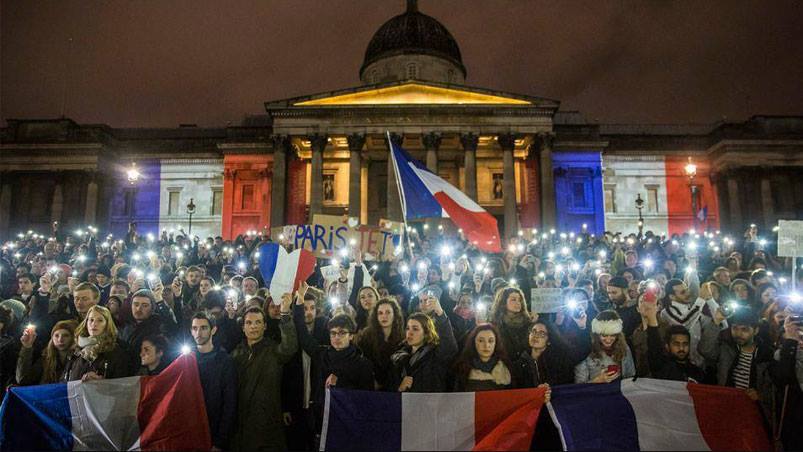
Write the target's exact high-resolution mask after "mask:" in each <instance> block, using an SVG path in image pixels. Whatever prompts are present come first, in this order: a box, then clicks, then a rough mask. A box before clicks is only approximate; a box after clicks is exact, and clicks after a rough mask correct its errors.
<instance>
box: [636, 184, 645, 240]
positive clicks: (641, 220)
mask: <svg viewBox="0 0 803 452" xmlns="http://www.w3.org/2000/svg"><path fill="white" fill-rule="evenodd" d="M643 208H644V200H643V199H641V193H639V194H637V195H636V209H638V236H639V238H641V232H642V231H643V230H644V217H642V216H641V210H642V209H643Z"/></svg>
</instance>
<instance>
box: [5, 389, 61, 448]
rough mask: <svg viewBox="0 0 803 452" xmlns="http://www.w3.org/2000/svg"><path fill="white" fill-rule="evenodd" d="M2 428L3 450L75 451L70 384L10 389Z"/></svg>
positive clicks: (7, 394)
mask: <svg viewBox="0 0 803 452" xmlns="http://www.w3.org/2000/svg"><path fill="white" fill-rule="evenodd" d="M0 425H2V428H0V450H72V448H73V436H72V417H71V415H70V403H69V401H68V399H67V384H65V383H60V384H52V385H42V386H17V387H13V388H10V389H9V391H8V392H7V393H6V398H5V400H4V401H3V406H2V407H0Z"/></svg>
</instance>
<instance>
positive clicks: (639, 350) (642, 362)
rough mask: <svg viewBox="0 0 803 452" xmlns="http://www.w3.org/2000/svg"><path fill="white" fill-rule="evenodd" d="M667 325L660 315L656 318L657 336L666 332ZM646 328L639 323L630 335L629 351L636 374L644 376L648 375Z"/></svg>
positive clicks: (661, 335) (662, 335) (648, 361)
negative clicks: (631, 353)
mask: <svg viewBox="0 0 803 452" xmlns="http://www.w3.org/2000/svg"><path fill="white" fill-rule="evenodd" d="M668 327H669V325H668V324H667V323H666V321H665V320H664V319H662V318H661V317H659V318H658V337H660V338H662V337H664V335H665V334H666V329H667V328H668ZM647 339H648V335H647V330H645V329H644V328H643V325H642V324H641V323H639V325H638V327H636V329H635V331H632V334H631V335H630V351H632V352H633V361H634V362H635V363H636V376H637V377H639V378H646V377H649V376H650V360H649V341H648V340H647Z"/></svg>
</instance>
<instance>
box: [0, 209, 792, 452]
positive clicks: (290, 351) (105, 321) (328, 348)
mask: <svg viewBox="0 0 803 452" xmlns="http://www.w3.org/2000/svg"><path fill="white" fill-rule="evenodd" d="M408 231H409V233H408V234H406V237H407V239H406V240H405V241H403V242H402V244H401V245H400V246H399V252H398V253H397V254H398V256H397V257H396V258H394V259H392V260H390V261H376V260H375V259H374V256H369V255H363V254H362V253H361V252H360V251H359V250H358V249H357V248H356V247H349V248H345V249H342V250H335V253H334V254H333V256H332V257H331V258H326V259H319V260H318V266H317V267H316V271H315V273H314V274H313V276H311V277H310V278H309V279H308V280H307V281H306V282H304V283H302V284H301V286H300V287H299V288H298V290H297V291H296V292H295V293H287V294H284V295H282V296H281V298H280V299H278V300H277V299H273V298H272V297H271V296H270V291H269V290H268V288H266V287H265V285H266V284H265V282H264V281H263V279H262V275H261V273H260V271H259V247H260V245H261V244H262V243H265V242H266V241H269V240H270V238H269V237H268V236H267V235H262V234H261V233H259V232H257V231H249V232H248V233H246V234H243V235H241V236H238V237H237V238H236V239H235V240H233V241H225V240H223V239H222V238H221V237H214V238H211V237H210V238H207V239H205V240H202V239H200V238H198V237H190V236H189V235H187V234H185V233H184V232H183V231H178V232H176V231H162V233H161V234H152V233H148V234H142V235H140V234H139V233H138V232H137V228H136V225H135V224H131V225H130V227H129V231H128V233H127V234H126V235H125V236H124V237H118V238H116V237H114V236H112V235H111V234H109V235H102V234H100V233H99V231H97V230H96V229H95V228H93V227H91V226H89V227H87V228H85V229H83V230H79V231H62V230H60V229H59V228H58V225H54V226H53V230H52V231H48V232H49V234H44V235H39V234H38V233H37V232H34V231H28V232H27V233H20V234H19V235H18V236H17V237H16V238H15V239H13V240H11V241H8V242H6V243H4V244H3V246H2V254H0V299H2V300H5V301H2V302H0V384H2V385H3V387H4V388H6V387H8V386H11V385H37V384H46V383H55V382H65V381H72V380H83V381H88V380H96V379H104V378H119V377H126V376H132V375H156V374H158V373H159V372H161V371H162V370H163V369H164V368H165V367H167V366H168V365H169V363H170V362H171V361H172V360H173V359H174V358H175V357H176V356H178V355H179V354H180V353H194V354H195V356H196V357H197V362H198V366H199V373H200V380H201V385H202V388H203V392H204V400H205V402H206V411H207V416H208V421H209V427H210V432H211V435H212V443H213V445H214V449H239V450H257V449H291V450H317V448H318V444H317V442H318V438H319V436H318V435H319V433H320V430H321V426H322V421H323V407H324V401H325V394H326V388H330V387H336V388H346V389H360V390H366V391H400V392H404V391H408V392H449V391H486V390H499V389H508V388H531V387H546V388H547V392H546V394H547V399H548V398H549V394H550V391H549V387H550V386H554V385H561V384H569V383H611V382H615V381H617V380H619V379H625V378H636V377H649V378H658V379H668V380H681V381H695V382H699V383H708V384H716V385H722V386H730V387H735V388H740V389H741V390H744V391H745V392H746V394H747V395H748V396H749V397H750V398H751V399H753V400H754V401H755V402H756V403H757V404H758V405H759V406H760V407H761V410H762V413H763V414H764V418H765V422H766V425H767V431H768V432H771V434H772V435H773V436H774V439H775V440H776V441H777V442H778V443H779V444H780V443H781V442H782V443H783V445H784V447H785V448H787V449H789V450H794V449H801V448H803V433H801V429H800V428H799V427H800V425H803V397H801V395H802V392H801V390H802V389H803V333H802V331H803V329H801V318H800V314H801V312H803V302H801V300H800V297H799V296H798V295H797V294H796V293H795V292H794V291H793V288H794V286H795V284H794V283H798V285H799V284H800V283H801V282H803V279H800V278H799V277H798V276H795V273H794V272H793V271H792V269H793V266H794V265H796V262H795V261H794V260H791V259H783V258H778V257H777V256H775V255H774V254H773V253H772V252H771V250H772V249H773V248H774V242H775V240H774V233H773V232H770V231H765V235H764V236H762V235H759V231H758V228H756V227H755V226H754V225H751V227H750V228H748V229H747V231H745V232H744V234H741V233H739V234H738V235H731V236H729V235H727V234H725V233H721V232H720V231H714V230H706V231H699V232H695V231H693V230H692V231H689V232H687V233H685V234H677V235H673V236H671V237H665V236H658V235H655V234H653V233H651V232H649V231H648V232H647V233H645V234H644V235H641V234H630V235H623V234H615V233H605V234H603V235H600V236H595V235H593V234H589V233H587V232H586V231H585V228H584V229H583V230H582V231H574V232H571V231H565V232H561V231H555V230H547V231H538V230H527V231H520V232H519V235H518V236H517V237H513V238H510V239H509V240H508V241H507V242H506V243H505V246H504V252H502V253H485V252H482V251H480V250H478V249H477V248H476V247H474V246H473V245H472V244H470V243H468V242H466V241H465V240H464V239H463V237H462V234H461V233H460V231H456V232H454V233H449V232H446V230H445V229H444V228H437V229H436V228H428V227H426V228H424V227H422V228H420V229H417V228H412V227H411V228H409V229H408ZM283 245H287V243H283ZM288 251H290V250H288ZM333 269H334V271H332V270H333ZM277 271H281V269H278V270H277ZM801 273H803V271H801V272H798V275H799V274H801ZM324 275H327V277H324ZM796 277H797V278H798V279H797V281H795V280H794V278H796ZM534 289H562V291H561V292H560V293H561V295H560V297H561V300H560V307H559V308H558V309H557V310H555V309H547V308H546V307H545V306H546V305H545V304H543V303H541V300H540V298H539V297H538V296H537V294H538V292H539V291H538V290H534ZM534 294H536V295H534ZM542 418H546V417H545V416H542ZM538 428H539V429H541V428H543V429H548V426H546V423H543V422H540V421H539V427H538ZM548 436H549V433H548V432H547V433H545V434H544V435H536V438H539V440H540V439H543V438H546V437H548ZM558 447H559V443H558Z"/></svg>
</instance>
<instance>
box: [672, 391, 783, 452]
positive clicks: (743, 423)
mask: <svg viewBox="0 0 803 452" xmlns="http://www.w3.org/2000/svg"><path fill="white" fill-rule="evenodd" d="M687 388H688V390H689V395H690V396H691V399H692V401H693V402H694V412H695V414H696V415H697V423H698V424H699V425H700V432H702V434H703V438H705V442H706V443H708V447H710V448H711V450H772V444H770V440H769V435H768V434H767V431H766V430H765V428H764V419H763V418H762V416H761V412H760V411H759V409H760V408H759V405H758V403H756V402H754V401H752V400H750V398H749V397H747V394H745V392H744V391H743V390H741V389H736V388H726V387H722V386H711V385H701V384H696V383H689V384H688V385H687Z"/></svg>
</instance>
